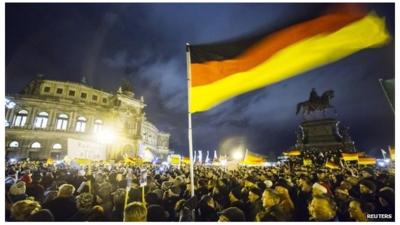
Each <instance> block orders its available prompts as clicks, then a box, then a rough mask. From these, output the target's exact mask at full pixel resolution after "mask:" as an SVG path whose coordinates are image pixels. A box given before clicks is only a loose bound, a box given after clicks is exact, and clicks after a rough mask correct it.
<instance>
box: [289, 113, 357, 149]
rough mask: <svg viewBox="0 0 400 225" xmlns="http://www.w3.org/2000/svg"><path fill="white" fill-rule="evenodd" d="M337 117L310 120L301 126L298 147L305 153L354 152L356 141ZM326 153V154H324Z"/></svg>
mask: <svg viewBox="0 0 400 225" xmlns="http://www.w3.org/2000/svg"><path fill="white" fill-rule="evenodd" d="M339 124H340V122H339V121H337V120H336V119H331V118H327V119H320V120H308V121H304V122H303V123H301V125H300V126H299V129H300V135H298V140H297V143H296V148H298V149H300V150H301V151H302V152H303V153H304V154H307V153H317V154H319V153H321V152H322V153H329V154H337V153H340V152H352V151H354V150H355V148H354V142H353V141H352V140H351V138H350V136H349V135H348V133H347V129H345V128H342V127H340V126H339ZM324 155H325V154H324Z"/></svg>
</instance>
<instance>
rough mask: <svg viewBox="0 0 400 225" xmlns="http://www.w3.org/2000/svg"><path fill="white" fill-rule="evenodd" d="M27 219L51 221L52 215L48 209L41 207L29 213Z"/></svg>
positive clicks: (52, 219)
mask: <svg viewBox="0 0 400 225" xmlns="http://www.w3.org/2000/svg"><path fill="white" fill-rule="evenodd" d="M28 221H33V222H53V221H54V216H53V214H52V213H51V212H50V210H48V209H41V210H39V211H37V212H35V213H33V214H31V215H30V216H29V218H28Z"/></svg>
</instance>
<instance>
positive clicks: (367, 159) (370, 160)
mask: <svg viewBox="0 0 400 225" xmlns="http://www.w3.org/2000/svg"><path fill="white" fill-rule="evenodd" d="M358 164H359V165H375V164H376V159H375V158H373V157H363V158H359V159H358Z"/></svg>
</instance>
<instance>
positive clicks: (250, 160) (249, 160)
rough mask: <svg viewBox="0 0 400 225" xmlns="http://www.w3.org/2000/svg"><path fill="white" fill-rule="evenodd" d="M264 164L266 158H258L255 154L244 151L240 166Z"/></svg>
mask: <svg viewBox="0 0 400 225" xmlns="http://www.w3.org/2000/svg"><path fill="white" fill-rule="evenodd" d="M265 162H266V158H265V157H264V156H260V155H258V154H256V153H253V152H251V151H249V150H246V154H245V156H244V159H243V161H242V164H247V165H252V164H262V163H265Z"/></svg>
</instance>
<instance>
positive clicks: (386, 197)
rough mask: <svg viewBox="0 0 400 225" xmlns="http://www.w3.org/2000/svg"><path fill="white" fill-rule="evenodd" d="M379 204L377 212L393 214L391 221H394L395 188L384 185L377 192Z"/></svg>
mask: <svg viewBox="0 0 400 225" xmlns="http://www.w3.org/2000/svg"><path fill="white" fill-rule="evenodd" d="M377 198H378V206H377V210H376V213H378V214H386V215H391V218H389V221H394V218H395V210H394V209H395V195H394V190H393V189H392V188H390V187H387V186H386V187H383V188H381V189H380V190H379V192H378V193H377Z"/></svg>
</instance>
